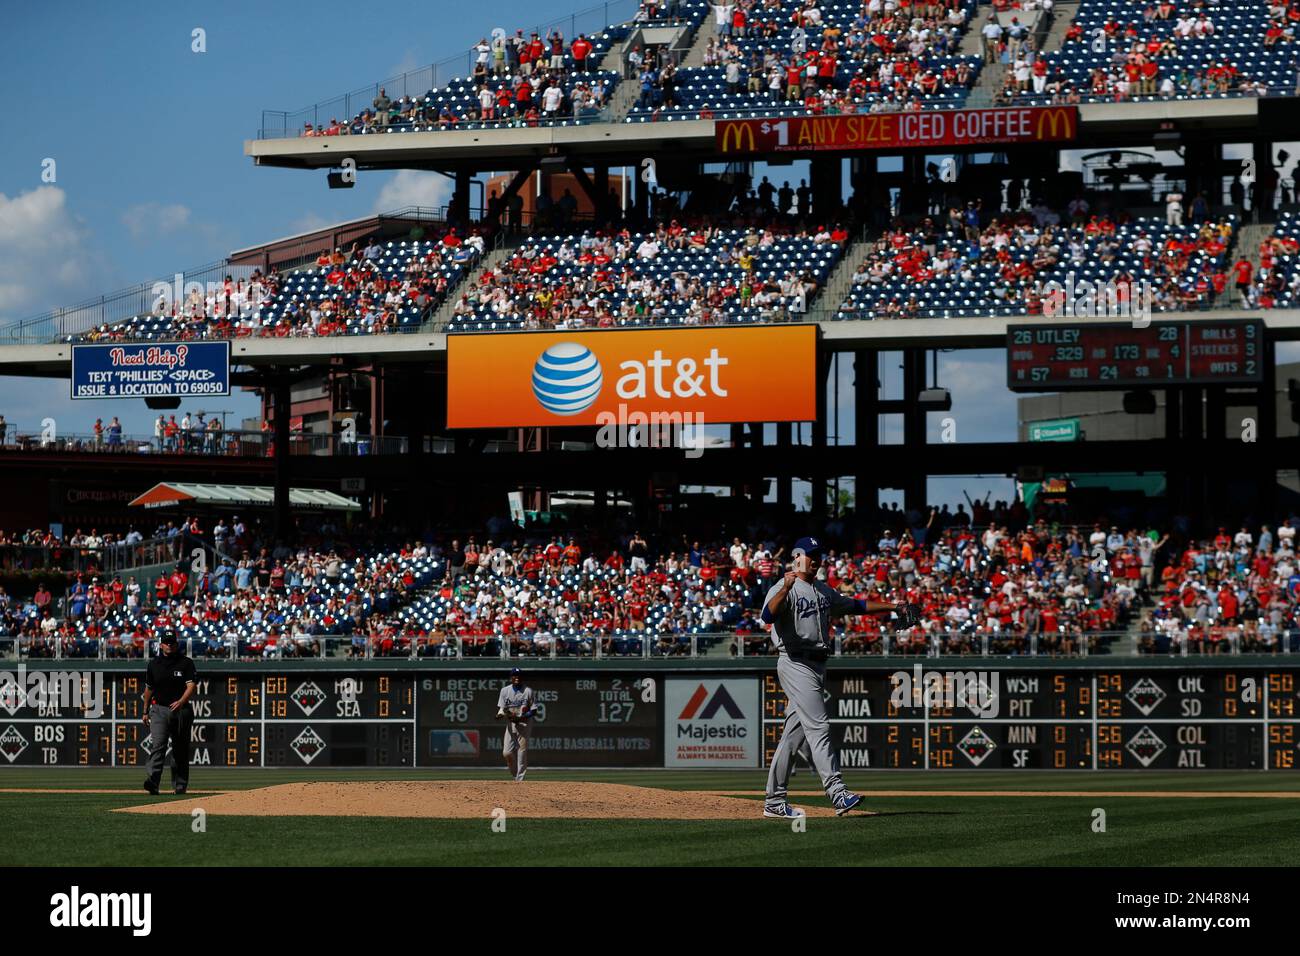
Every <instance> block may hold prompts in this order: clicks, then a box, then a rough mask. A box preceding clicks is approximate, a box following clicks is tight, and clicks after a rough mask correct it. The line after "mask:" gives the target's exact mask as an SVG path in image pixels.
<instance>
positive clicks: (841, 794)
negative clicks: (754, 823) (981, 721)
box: [762, 538, 920, 818]
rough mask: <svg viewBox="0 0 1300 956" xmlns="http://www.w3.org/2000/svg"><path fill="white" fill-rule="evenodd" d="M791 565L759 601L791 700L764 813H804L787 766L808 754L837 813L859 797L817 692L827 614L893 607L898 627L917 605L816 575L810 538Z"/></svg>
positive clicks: (827, 648) (818, 549) (815, 548)
mask: <svg viewBox="0 0 1300 956" xmlns="http://www.w3.org/2000/svg"><path fill="white" fill-rule="evenodd" d="M790 554H791V556H792V557H793V558H794V563H793V566H792V570H790V571H788V572H786V575H785V577H784V579H783V580H781V581H779V582H778V583H777V584H775V585H773V586H772V589H771V590H769V591H768V592H767V597H766V598H765V599H764V603H763V613H762V618H763V621H764V623H766V624H769V625H771V633H772V643H773V644H775V645H776V647H777V650H778V651H779V652H780V656H779V657H778V658H777V661H776V673H777V677H778V678H779V679H780V681H781V688H782V689H783V690H784V691H785V695H786V697H787V698H788V699H789V703H788V704H787V706H786V716H785V729H784V731H783V732H782V733H781V742H780V743H779V744H777V748H776V755H775V756H774V757H773V758H772V768H771V770H770V771H769V772H768V775H767V797H766V799H765V801H764V804H763V816H765V817H784V818H789V817H797V816H802V815H803V811H802V810H799V809H797V808H794V807H791V806H790V804H789V802H788V801H787V791H788V787H789V783H790V771H791V770H792V769H793V767H794V758H795V755H796V754H798V753H801V752H802V753H804V754H805V756H806V755H808V754H809V753H811V756H812V765H813V767H815V768H816V770H817V773H818V775H819V776H820V777H821V779H822V787H824V788H825V790H826V795H827V796H828V797H830V798H831V803H832V804H833V805H834V807H835V813H836V815H837V816H843V815H844V814H846V813H848V812H849V811H850V810H852V809H853V808H854V807H856V806H857V805H858V803H859V802H861V800H862V798H861V797H860V796H858V795H857V794H856V793H852V792H851V791H849V790H848V788H846V787H845V786H844V781H843V780H842V779H841V778H840V765H839V758H838V757H837V756H836V755H835V752H834V750H833V748H832V747H831V728H830V720H829V718H828V716H827V713H826V701H825V699H824V698H823V691H824V688H825V684H826V658H827V657H828V656H829V655H830V652H831V643H830V623H831V617H832V616H842V615H845V614H884V613H890V612H893V613H897V615H898V619H899V626H900V627H912V626H914V625H915V624H917V623H919V622H920V609H919V608H917V607H916V606H915V605H912V604H881V603H879V602H877V601H863V600H860V599H857V598H850V597H845V596H844V595H843V594H840V593H839V592H838V591H835V590H833V589H832V588H830V587H828V586H827V585H826V584H825V583H824V582H822V581H818V580H817V568H818V567H819V566H820V564H821V559H822V545H821V543H820V542H819V541H818V540H817V539H816V538H800V539H799V540H798V541H797V542H795V546H794V548H793V549H792V550H791V552H790Z"/></svg>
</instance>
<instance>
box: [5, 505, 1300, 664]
mask: <svg viewBox="0 0 1300 956" xmlns="http://www.w3.org/2000/svg"><path fill="white" fill-rule="evenodd" d="M1094 534H1096V532H1094ZM1137 544H1138V536H1137V534H1136V532H1132V531H1130V532H1129V533H1127V534H1126V535H1118V534H1117V533H1114V532H1113V533H1112V535H1111V536H1110V538H1109V539H1108V540H1107V543H1106V547H1107V549H1108V552H1107V557H1108V562H1107V563H1106V565H1105V567H1101V566H1099V565H1097V563H1096V561H1095V560H1091V561H1090V559H1089V556H1090V555H1091V554H1092V551H1091V549H1090V547H1089V545H1088V543H1087V535H1086V534H1079V533H1078V532H1077V530H1076V529H1072V528H1070V529H1067V528H1064V527H1062V528H1061V529H1060V530H1058V531H1055V532H1053V531H1051V530H1049V529H1048V528H1047V526H1046V525H1045V523H1043V522H1038V523H1037V524H1036V525H1033V526H1031V527H1028V528H1025V529H1024V530H1022V531H1020V532H1016V533H1012V532H1008V531H1007V530H1006V529H1005V528H999V527H998V526H996V525H994V526H990V527H988V528H984V529H978V530H975V531H972V530H970V528H969V527H968V526H966V525H953V526H951V527H949V528H948V529H947V530H946V531H944V532H942V533H937V534H936V535H935V538H934V540H933V541H932V542H930V543H929V544H924V545H922V544H918V543H917V542H915V541H914V540H912V539H911V537H910V536H909V535H904V536H902V537H900V538H895V537H894V536H893V535H892V534H890V533H888V532H886V533H885V534H884V535H882V537H881V539H880V540H879V541H878V542H877V543H876V544H875V545H874V546H868V545H867V544H866V542H861V541H860V542H858V543H856V544H855V545H853V546H852V547H851V548H849V549H848V550H845V551H831V552H830V553H829V554H828V556H827V559H826V562H825V571H826V582H827V584H828V585H829V586H831V587H832V588H835V589H837V590H839V591H840V592H841V593H844V594H850V595H855V596H857V597H864V598H871V599H874V600H887V601H902V600H908V601H911V602H913V603H916V604H918V605H920V606H921V608H922V612H923V618H924V621H923V624H922V625H921V626H920V627H919V628H917V629H915V630H913V631H912V632H910V633H907V634H902V635H891V634H890V628H889V627H888V622H885V621H882V620H880V619H879V618H853V617H850V618H846V619H839V620H837V622H836V624H835V625H834V628H833V631H832V633H833V635H834V636H835V637H836V639H837V640H838V641H839V642H840V644H841V646H842V648H843V649H844V650H845V652H846V653H858V652H864V653H878V652H879V651H880V650H881V649H882V647H883V641H884V640H885V638H886V637H887V636H888V637H890V639H891V640H894V644H893V645H892V646H893V649H894V650H895V651H901V652H905V653H928V652H929V651H930V649H931V646H932V645H933V644H934V643H935V642H938V644H939V645H940V646H941V647H942V648H943V650H944V652H945V653H978V652H980V651H982V650H984V649H986V647H987V649H990V650H993V651H1005V652H1007V653H1028V652H1030V651H1031V650H1034V649H1038V650H1039V651H1040V652H1042V653H1047V652H1050V651H1053V650H1057V651H1060V650H1069V649H1071V648H1073V649H1075V650H1077V649H1078V646H1079V643H1080V642H1081V641H1087V642H1088V643H1089V646H1090V650H1092V651H1093V652H1094V653H1096V652H1104V651H1105V649H1106V647H1107V644H1108V642H1109V641H1110V640H1111V639H1112V637H1113V636H1114V634H1115V633H1116V632H1117V631H1118V630H1120V629H1122V628H1123V627H1124V626H1126V624H1127V622H1128V620H1129V619H1130V617H1132V616H1133V615H1134V614H1135V613H1136V611H1137V610H1138V609H1139V606H1140V604H1141V593H1142V592H1143V591H1144V588H1143V586H1142V583H1141V580H1140V579H1141V566H1140V563H1139V562H1138V561H1137V559H1136V555H1137V554H1138V552H1139V549H1138V547H1137ZM475 548H476V546H475V545H473V544H472V542H471V544H470V545H468V546H467V547H466V548H465V551H466V552H467V553H468V552H471V551H474V550H475ZM582 550H583V549H582V548H581V547H579V546H577V545H576V544H571V545H570V549H566V550H565V551H561V549H560V546H559V542H558V541H553V542H552V543H551V544H550V545H547V546H545V547H543V546H542V545H541V544H540V542H539V543H537V544H535V545H530V546H525V547H522V548H518V549H517V550H514V551H513V553H512V552H511V551H506V550H492V551H488V550H487V549H478V553H480V557H479V560H478V561H477V562H476V563H474V564H469V563H467V564H465V565H463V566H460V567H461V571H460V573H459V574H458V575H456V576H452V575H451V574H449V573H448V572H449V570H450V567H449V559H448V557H447V553H448V552H447V551H445V550H444V548H443V547H441V546H434V547H433V548H431V549H427V550H426V549H424V548H423V547H419V548H414V549H413V548H409V547H407V548H402V549H400V550H399V551H392V550H381V551H376V552H374V553H373V554H369V555H358V556H356V557H355V558H353V559H350V560H347V561H344V562H342V564H341V567H340V571H339V573H338V574H337V575H336V576H335V577H334V578H333V579H327V578H325V577H324V574H323V572H322V568H324V567H325V566H326V564H327V561H326V557H325V556H324V555H322V554H321V553H319V552H317V553H312V554H309V555H305V557H304V558H303V559H302V560H301V561H297V562H295V561H290V562H286V564H287V565H288V566H289V567H290V568H291V570H290V571H289V572H288V573H287V574H286V575H285V577H284V582H283V585H282V586H281V585H277V584H276V580H277V579H276V577H275V576H272V578H271V586H270V587H265V586H259V585H258V584H257V582H256V581H255V580H248V581H246V582H245V583H244V584H243V586H240V584H239V583H238V578H236V579H235V583H234V584H232V586H231V588H230V589H229V590H226V589H224V588H223V593H221V594H215V593H213V591H214V589H215V588H216V587H217V586H218V582H217V581H216V580H215V579H209V580H208V581H206V582H200V589H199V594H198V596H197V597H194V598H192V597H190V595H191V593H192V592H191V591H190V589H189V586H188V585H186V586H185V587H184V588H183V589H180V590H176V589H173V591H172V593H170V594H169V596H167V597H165V598H163V599H162V600H161V601H158V602H152V601H150V602H149V603H148V604H146V606H143V607H138V608H127V607H123V606H121V605H112V606H108V607H105V606H103V605H102V604H101V603H100V601H99V600H98V599H92V600H91V601H90V602H89V603H87V604H86V605H85V607H84V610H82V611H81V613H79V614H77V615H76V616H74V617H68V618H65V619H63V620H62V621H61V622H59V628H58V630H57V631H56V632H54V633H52V634H50V633H45V634H44V635H43V636H41V635H42V632H41V629H40V625H39V615H35V617H33V616H32V614H31V613H30V609H28V608H22V609H20V610H19V613H18V614H16V615H11V614H10V613H9V609H8V608H6V609H5V615H6V622H7V623H8V627H9V630H10V631H11V632H12V631H13V630H14V629H15V625H16V630H17V632H18V633H20V634H23V635H28V636H30V637H31V640H30V642H29V644H30V651H29V652H30V653H33V654H40V653H48V652H50V651H51V649H52V648H53V646H54V644H55V643H58V644H59V645H60V646H61V648H62V653H63V654H64V655H65V656H96V655H99V654H101V653H102V654H103V655H104V656H110V657H113V656H134V655H138V654H141V653H143V651H144V649H145V648H144V645H145V642H146V641H148V640H151V639H154V638H156V637H157V635H158V634H159V633H161V632H164V631H175V632H176V633H177V634H178V636H179V637H181V639H182V640H183V641H186V642H188V643H189V644H190V645H191V646H192V648H193V652H194V653H195V654H199V655H201V654H205V653H214V654H218V655H221V656H226V655H228V654H229V653H230V649H231V646H232V644H233V647H234V651H235V653H236V654H237V656H240V657H243V658H250V657H269V656H292V655H295V654H314V653H316V652H317V644H318V642H319V641H320V640H322V639H330V640H331V641H332V644H333V647H334V649H335V650H337V649H339V648H348V649H351V650H352V651H353V652H354V653H367V654H380V655H382V654H416V655H418V656H449V655H455V654H457V653H464V654H466V655H470V656H479V655H485V656H497V655H500V654H501V653H502V651H503V643H502V642H503V641H508V642H509V653H510V654H511V656H518V655H534V656H536V655H541V656H550V655H552V654H554V655H557V656H558V655H582V654H588V655H590V654H595V653H597V649H598V648H599V652H600V653H602V654H610V655H636V656H639V655H643V654H646V655H665V654H667V655H672V654H688V653H691V652H692V650H693V651H695V652H696V653H707V652H708V651H709V650H710V649H711V648H712V647H714V646H716V645H717V644H718V642H719V641H722V640H728V641H729V640H730V636H731V635H732V634H733V633H736V634H740V635H742V636H743V637H744V640H745V646H746V653H769V652H770V651H771V646H770V644H768V642H767V640H766V633H765V632H766V629H765V628H764V626H763V625H762V623H761V621H759V620H758V612H759V610H760V608H761V602H762V598H763V596H764V595H765V594H766V593H767V590H768V588H769V587H770V585H771V583H772V582H773V581H774V580H775V575H776V574H777V573H779V569H780V567H781V566H780V564H779V563H778V562H777V561H776V560H775V559H774V558H773V556H772V550H771V546H770V545H767V544H764V543H757V542H756V543H754V544H752V545H744V544H733V545H728V544H726V543H725V542H716V543H714V544H711V545H709V546H707V547H704V548H698V547H697V548H696V549H695V550H693V551H692V552H691V553H690V554H689V555H687V554H685V553H683V554H681V555H678V554H676V553H669V554H662V553H661V554H660V555H659V556H658V558H657V559H655V560H652V561H650V562H649V564H648V565H647V567H646V568H645V570H644V571H642V570H640V569H637V570H633V569H632V568H630V567H629V566H628V565H627V564H625V562H624V559H623V557H622V554H621V550H614V551H612V552H610V553H609V555H608V557H606V558H605V559H604V560H601V559H600V558H599V555H598V554H596V553H594V552H593V553H588V554H586V556H585V557H584V556H583V554H582ZM1189 550H1190V551H1191V552H1192V554H1193V558H1191V559H1186V560H1184V559H1183V558H1178V559H1177V560H1176V561H1175V564H1176V565H1177V567H1179V568H1183V567H1186V568H1192V567H1195V566H1197V565H1196V563H1197V560H1199V559H1198V558H1196V557H1195V556H1196V555H1200V554H1209V555H1211V556H1212V557H1211V558H1209V559H1208V560H1209V561H1210V565H1209V566H1208V567H1207V571H1206V574H1205V576H1204V577H1205V578H1208V579H1209V580H1211V581H1214V580H1215V575H1214V573H1212V572H1213V570H1214V560H1216V559H1215V558H1214V557H1213V555H1214V553H1215V552H1214V550H1213V549H1211V548H1209V546H1208V545H1205V546H1199V549H1198V546H1197V545H1195V544H1192V545H1191V546H1190V548H1189ZM569 551H573V554H572V556H570V555H569ZM600 553H601V554H604V553H605V551H604V550H602V551H601V552H600ZM562 555H563V556H562ZM1291 561H1292V563H1293V561H1294V559H1291ZM1202 564H1204V561H1202ZM303 566H305V567H306V568H307V569H309V570H306V571H300V570H294V569H295V568H298V567H303ZM1293 570H1294V568H1292V567H1291V565H1290V564H1288V563H1287V559H1286V558H1285V556H1281V557H1279V558H1278V561H1277V563H1276V565H1273V564H1270V565H1269V566H1267V567H1262V568H1261V567H1257V568H1255V569H1254V571H1255V573H1256V574H1261V575H1262V578H1261V582H1260V583H1261V586H1263V585H1264V584H1267V583H1269V582H1270V581H1273V580H1275V579H1276V578H1277V575H1278V574H1284V573H1291V572H1292V571H1293ZM1181 573H1182V572H1180V571H1174V572H1172V574H1174V575H1179V574H1181ZM1170 580H1173V578H1171V577H1170V576H1169V575H1166V580H1165V581H1164V583H1163V584H1162V585H1161V586H1160V587H1161V588H1163V590H1160V591H1159V593H1156V592H1157V590H1158V589H1156V588H1155V584H1154V582H1153V586H1152V588H1153V589H1152V590H1151V591H1150V593H1151V595H1152V597H1153V598H1157V599H1159V598H1160V595H1162V594H1163V595H1165V596H1167V595H1168V594H1170V593H1174V592H1175V591H1178V593H1181V591H1182V590H1186V589H1187V588H1188V587H1191V588H1192V590H1194V591H1197V593H1198V594H1199V593H1200V591H1199V590H1198V585H1199V582H1198V581H1196V580H1192V581H1191V583H1190V584H1184V583H1179V584H1177V586H1176V587H1175V585H1171V584H1169V581H1170ZM1219 580H1222V579H1221V578H1220V579H1219ZM1178 581H1179V582H1181V581H1182V578H1178ZM1180 588H1181V590H1179V589H1180ZM1278 588H1279V590H1278V592H1277V593H1278V594H1279V595H1281V596H1282V597H1284V598H1285V597H1286V596H1287V595H1288V594H1289V592H1288V591H1287V588H1286V587H1285V582H1280V583H1279V584H1278ZM232 592H233V593H232ZM1165 603H1166V604H1167V603H1168V602H1167V601H1166V602H1165ZM1217 608H1218V605H1217V604H1214V603H1213V602H1211V611H1210V612H1206V613H1207V614H1208V615H1209V617H1210V618H1213V617H1214V616H1215V614H1216V613H1217V610H1216V609H1217ZM1203 616H1205V615H1203ZM1220 616H1223V615H1220ZM1227 616H1229V617H1230V615H1227ZM1293 616H1294V608H1293V607H1292V605H1291V604H1290V603H1286V604H1285V614H1283V615H1282V617H1281V618H1279V620H1283V619H1285V621H1291V620H1292V619H1293ZM1216 620H1217V619H1216ZM358 623H359V624H360V627H359V628H358V627H357V624H358ZM1223 623H1225V624H1228V623H1231V622H1230V621H1228V620H1227V618H1226V617H1225V618H1224V620H1223ZM1031 635H1037V636H1036V637H1034V638H1033V640H1031ZM101 643H102V645H103V646H102V648H101Z"/></svg>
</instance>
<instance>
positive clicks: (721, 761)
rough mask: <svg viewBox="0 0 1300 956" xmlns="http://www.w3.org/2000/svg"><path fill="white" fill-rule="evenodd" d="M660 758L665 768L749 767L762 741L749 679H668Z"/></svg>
mask: <svg viewBox="0 0 1300 956" xmlns="http://www.w3.org/2000/svg"><path fill="white" fill-rule="evenodd" d="M665 693H666V695H667V696H666V697H665V699H664V709H665V710H664V712H665V714H676V715H677V719H676V720H667V721H665V723H664V760H665V763H666V765H667V766H669V767H755V766H757V765H758V762H759V745H760V744H761V743H762V733H761V726H762V725H761V723H760V720H759V718H760V709H759V686H758V681H757V680H755V679H753V678H739V677H724V678H721V679H716V680H713V679H706V680H699V679H698V678H697V679H695V680H687V679H677V678H669V679H668V682H667V685H666V691H665Z"/></svg>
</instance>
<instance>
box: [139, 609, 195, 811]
mask: <svg viewBox="0 0 1300 956" xmlns="http://www.w3.org/2000/svg"><path fill="white" fill-rule="evenodd" d="M159 651H160V654H159V656H158V657H155V658H154V659H153V660H151V661H150V662H149V669H148V671H146V673H145V679H144V723H145V726H146V727H148V728H149V776H148V777H146V778H145V781H144V788H145V789H146V790H148V791H149V792H150V793H155V794H156V793H157V792H158V784H159V783H160V782H162V772H163V761H164V760H165V759H166V755H167V742H168V740H170V741H171V745H172V787H173V788H174V792H175V793H184V792H185V789H186V787H188V786H189V782H190V725H191V724H193V723H194V711H193V710H192V709H191V708H190V698H191V697H192V696H194V691H195V689H196V688H197V687H198V684H197V683H196V680H197V679H196V676H195V672H194V662H193V661H192V660H190V659H189V658H188V657H186V656H185V655H184V654H182V653H181V652H180V648H179V647H178V646H177V642H176V635H175V634H164V635H163V636H162V638H161V639H160V641H159Z"/></svg>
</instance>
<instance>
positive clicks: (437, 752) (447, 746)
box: [429, 730, 479, 757]
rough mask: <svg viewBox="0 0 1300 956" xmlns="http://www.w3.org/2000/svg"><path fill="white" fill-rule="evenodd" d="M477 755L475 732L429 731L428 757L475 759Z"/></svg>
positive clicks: (476, 735)
mask: <svg viewBox="0 0 1300 956" xmlns="http://www.w3.org/2000/svg"><path fill="white" fill-rule="evenodd" d="M478 755H479V736H478V731H477V730H431V731H429V756H430V757H477V756H478Z"/></svg>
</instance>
